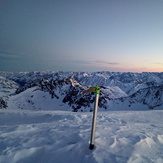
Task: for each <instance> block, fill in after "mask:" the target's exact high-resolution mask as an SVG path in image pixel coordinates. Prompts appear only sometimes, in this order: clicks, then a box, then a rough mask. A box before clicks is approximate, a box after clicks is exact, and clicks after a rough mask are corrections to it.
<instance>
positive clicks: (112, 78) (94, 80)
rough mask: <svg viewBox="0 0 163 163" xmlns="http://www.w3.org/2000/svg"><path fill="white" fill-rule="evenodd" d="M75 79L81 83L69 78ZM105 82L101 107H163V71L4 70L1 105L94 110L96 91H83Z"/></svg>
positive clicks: (121, 108) (5, 106) (1, 82)
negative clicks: (74, 82) (15, 71)
mask: <svg viewBox="0 0 163 163" xmlns="http://www.w3.org/2000/svg"><path fill="white" fill-rule="evenodd" d="M69 79H75V80H76V81H77V82H78V83H81V86H77V87H73V85H72V84H71V83H70V82H68V80H69ZM95 85H99V86H103V88H102V89H101V94H100V98H99V109H100V110H142V109H162V106H163V72H161V73H154V72H153V73H152V72H143V73H131V72H127V73H122V72H108V71H102V72H91V73H88V72H61V71H41V72H38V71H34V72H19V73H13V72H0V108H20V109H39V110H40V109H44V110H49V109H51V110H53V109H54V108H55V109H56V108H57V109H59V110H72V111H74V112H77V111H92V110H93V107H94V99H95V95H94V93H93V92H90V93H88V94H81V92H82V91H83V90H85V89H87V88H89V87H91V86H95Z"/></svg>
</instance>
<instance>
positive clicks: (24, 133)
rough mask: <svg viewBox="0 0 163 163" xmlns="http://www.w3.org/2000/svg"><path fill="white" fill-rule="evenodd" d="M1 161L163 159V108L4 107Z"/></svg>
mask: <svg viewBox="0 0 163 163" xmlns="http://www.w3.org/2000/svg"><path fill="white" fill-rule="evenodd" d="M0 116H1V119H0V153H1V155H0V162H1V163H29V162H30V163H54V162H56V163H69V162H71V163H127V162H128V163H142V162H143V163H162V162H163V153H162V151H163V118H162V117H163V111H161V110H160V111H154V110H153V111H114V112H99V113H98V116H97V128H96V136H95V149H94V150H89V140H90V132H91V123H92V113H89V112H88V113H72V112H65V111H24V110H22V111H18V110H15V111H12V110H0Z"/></svg>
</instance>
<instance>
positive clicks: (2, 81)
mask: <svg viewBox="0 0 163 163" xmlns="http://www.w3.org/2000/svg"><path fill="white" fill-rule="evenodd" d="M18 87H19V85H18V84H17V83H15V82H14V81H12V80H8V79H6V78H4V77H2V76H0V97H3V96H8V95H10V94H12V93H14V92H15V91H16V89H17V88H18Z"/></svg>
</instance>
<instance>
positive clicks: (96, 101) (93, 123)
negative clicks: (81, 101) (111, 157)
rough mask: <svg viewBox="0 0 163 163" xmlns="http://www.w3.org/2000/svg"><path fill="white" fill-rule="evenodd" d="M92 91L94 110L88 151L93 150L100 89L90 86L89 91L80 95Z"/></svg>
mask: <svg viewBox="0 0 163 163" xmlns="http://www.w3.org/2000/svg"><path fill="white" fill-rule="evenodd" d="M91 91H93V92H94V93H95V95H96V98H95V104H94V110H93V120H92V131H91V141H90V146H89V149H91V150H92V149H94V139H95V130H96V118H97V110H98V100H99V94H100V87H99V86H92V87H90V88H89V89H87V90H85V91H83V92H82V93H88V92H91Z"/></svg>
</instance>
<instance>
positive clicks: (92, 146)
mask: <svg viewBox="0 0 163 163" xmlns="http://www.w3.org/2000/svg"><path fill="white" fill-rule="evenodd" d="M98 100H99V94H96V99H95V104H94V111H93V121H92V132H91V142H90V146H89V149H91V150H92V149H94V139H95V130H96V118H97V110H98Z"/></svg>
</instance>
